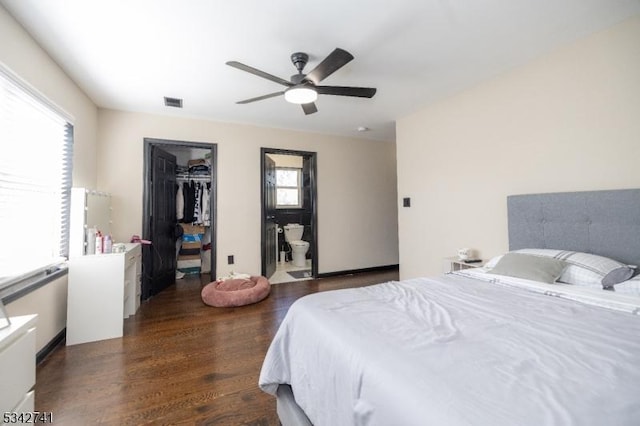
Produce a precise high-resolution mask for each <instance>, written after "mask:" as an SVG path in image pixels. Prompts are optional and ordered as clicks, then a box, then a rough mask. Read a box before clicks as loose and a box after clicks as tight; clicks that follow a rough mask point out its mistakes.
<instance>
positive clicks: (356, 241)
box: [98, 110, 398, 275]
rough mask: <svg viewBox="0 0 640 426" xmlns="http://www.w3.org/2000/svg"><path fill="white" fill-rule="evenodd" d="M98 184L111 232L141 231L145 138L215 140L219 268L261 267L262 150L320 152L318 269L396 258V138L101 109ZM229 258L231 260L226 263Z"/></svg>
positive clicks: (389, 261) (120, 234)
mask: <svg viewBox="0 0 640 426" xmlns="http://www.w3.org/2000/svg"><path fill="white" fill-rule="evenodd" d="M98 115H99V119H98V122H99V126H98V127H99V131H98V134H99V142H98V144H99V148H98V158H99V162H98V187H99V188H100V189H101V190H104V191H108V192H110V193H111V194H112V197H113V198H112V204H113V206H112V207H113V221H114V224H113V230H114V238H115V239H116V240H125V239H128V238H130V237H131V235H132V234H141V232H142V191H143V139H144V138H145V137H152V138H160V139H172V140H182V141H192V142H209V143H216V144H217V145H218V161H217V164H218V212H217V221H218V223H217V226H218V228H217V229H218V241H217V249H218V262H217V273H218V275H221V274H225V273H227V272H229V271H230V270H231V269H233V270H234V271H237V272H247V273H259V272H260V269H261V259H260V148H261V147H266V148H282V149H292V150H302V151H315V152H317V153H318V155H317V158H318V234H319V236H318V244H319V248H318V264H319V265H318V266H319V271H320V273H323V272H334V271H341V270H347V269H358V268H368V267H374V266H381V265H390V264H396V263H397V262H398V239H397V210H396V165H395V145H394V144H393V143H382V142H372V141H365V140H361V139H351V138H339V137H332V136H327V135H319V134H310V133H301V132H294V131H287V130H278V129H268V128H259V127H254V126H248V125H238V124H226V123H218V122H213V121H204V120H194V119H184V118H175V117H173V118H172V117H167V116H157V115H149V114H139V113H128V112H119V111H112V110H100V111H99V114H98ZM231 254H233V255H234V256H235V264H234V265H233V266H230V265H227V264H226V259H227V256H228V255H231Z"/></svg>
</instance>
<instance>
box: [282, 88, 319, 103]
mask: <svg viewBox="0 0 640 426" xmlns="http://www.w3.org/2000/svg"><path fill="white" fill-rule="evenodd" d="M284 98H285V100H286V101H287V102H290V103H292V104H310V103H311V102H315V101H316V99H318V92H316V91H315V90H314V89H312V88H310V87H308V86H294V87H292V88H290V89H287V90H286V91H285V92H284Z"/></svg>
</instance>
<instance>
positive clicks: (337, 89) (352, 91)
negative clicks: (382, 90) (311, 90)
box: [315, 86, 376, 98]
mask: <svg viewBox="0 0 640 426" xmlns="http://www.w3.org/2000/svg"><path fill="white" fill-rule="evenodd" d="M315 89H316V91H317V92H318V94H320V95H337V96H356V97H358V98H372V97H373V95H375V94H376V89H374V88H372V87H345V86H316V87H315Z"/></svg>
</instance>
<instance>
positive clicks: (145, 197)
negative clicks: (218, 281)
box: [141, 138, 218, 300]
mask: <svg viewBox="0 0 640 426" xmlns="http://www.w3.org/2000/svg"><path fill="white" fill-rule="evenodd" d="M154 146H158V147H160V148H162V147H165V148H166V147H174V148H175V147H178V146H179V147H187V148H198V149H208V150H210V152H211V198H210V200H211V204H210V209H211V210H210V212H209V213H210V217H211V276H212V277H215V276H217V274H216V260H217V246H218V238H217V234H218V232H217V223H218V214H217V207H218V145H217V144H215V143H208V142H191V141H179V140H170V139H155V138H144V172H143V177H142V179H143V193H142V238H143V239H149V238H150V236H151V165H152V162H151V150H152V148H153V147H154ZM148 247H149V246H143V250H142V296H141V298H142V300H146V299H148V298H149V296H150V284H149V277H148V275H147V273H146V271H150V270H151V264H150V261H151V256H149V254H150V252H149V250H148ZM145 248H146V249H145Z"/></svg>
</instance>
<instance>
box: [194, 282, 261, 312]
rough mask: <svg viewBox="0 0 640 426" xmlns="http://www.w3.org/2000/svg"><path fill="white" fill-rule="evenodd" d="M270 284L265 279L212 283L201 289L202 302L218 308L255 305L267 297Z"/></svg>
mask: <svg viewBox="0 0 640 426" xmlns="http://www.w3.org/2000/svg"><path fill="white" fill-rule="evenodd" d="M270 291H271V284H269V280H267V279H266V278H265V277H260V276H255V277H251V278H249V279H243V278H240V279H238V278H236V279H230V280H225V281H213V282H210V283H209V284H207V285H206V286H204V287H203V289H202V293H201V295H202V301H203V302H204V303H206V304H207V305H209V306H216V307H218V308H224V307H231V306H244V305H249V304H251V303H256V302H259V301H261V300H262V299H264V298H265V297H267V296H268V295H269V292H270Z"/></svg>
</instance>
